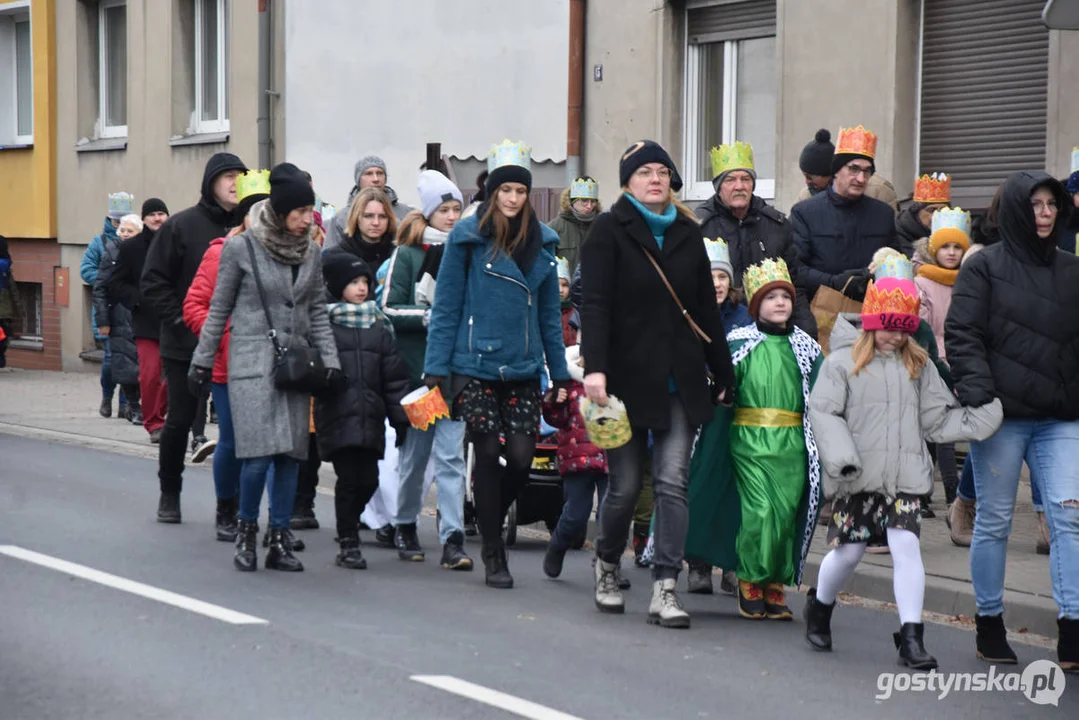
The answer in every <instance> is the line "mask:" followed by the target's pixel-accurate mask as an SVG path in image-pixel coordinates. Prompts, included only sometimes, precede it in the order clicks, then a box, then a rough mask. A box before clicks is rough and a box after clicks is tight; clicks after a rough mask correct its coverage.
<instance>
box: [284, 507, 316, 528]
mask: <svg viewBox="0 0 1079 720" xmlns="http://www.w3.org/2000/svg"><path fill="white" fill-rule="evenodd" d="M289 527H291V528H292V529H293V530H318V518H317V517H315V507H314V505H306V504H305V505H303V506H301V507H295V508H293V509H292V519H291V520H289Z"/></svg>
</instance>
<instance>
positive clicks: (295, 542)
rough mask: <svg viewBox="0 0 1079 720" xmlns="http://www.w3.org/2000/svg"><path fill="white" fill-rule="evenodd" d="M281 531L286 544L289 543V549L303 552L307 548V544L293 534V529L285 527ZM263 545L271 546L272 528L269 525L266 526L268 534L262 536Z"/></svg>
mask: <svg viewBox="0 0 1079 720" xmlns="http://www.w3.org/2000/svg"><path fill="white" fill-rule="evenodd" d="M281 532H282V534H283V535H284V538H285V544H286V545H288V549H289V550H291V551H292V552H303V551H304V550H306V549H307V544H306V543H304V541H303V540H301V539H300V538H298V537H296V536H295V535H293V534H292V530H290V529H288V528H284V529H282V531H281ZM262 547H264V548H268V547H270V529H269V528H268V527H267V528H266V534H265V535H263V536H262Z"/></svg>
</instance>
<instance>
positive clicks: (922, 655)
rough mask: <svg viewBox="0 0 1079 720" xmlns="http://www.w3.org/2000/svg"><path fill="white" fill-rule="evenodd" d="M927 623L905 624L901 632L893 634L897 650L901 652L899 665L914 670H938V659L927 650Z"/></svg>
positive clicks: (900, 629)
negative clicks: (924, 640) (925, 641)
mask: <svg viewBox="0 0 1079 720" xmlns="http://www.w3.org/2000/svg"><path fill="white" fill-rule="evenodd" d="M924 635H925V623H903V624H902V625H901V626H900V627H899V632H897V633H892V641H893V642H895V649H896V650H898V651H899V664H900V665H906V666H907V667H909V668H912V669H914V670H936V669H937V659H936V658H935V657H933V656H932V655H930V654H929V651H928V650H926V649H925V643H924V642H923V637H924Z"/></svg>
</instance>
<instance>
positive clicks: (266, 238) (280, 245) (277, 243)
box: [248, 200, 311, 265]
mask: <svg viewBox="0 0 1079 720" xmlns="http://www.w3.org/2000/svg"><path fill="white" fill-rule="evenodd" d="M248 217H250V218H251V234H252V235H253V236H254V238H255V239H256V240H258V241H259V243H261V244H262V247H264V248H265V249H266V252H267V253H269V254H270V257H272V258H273V259H274V260H276V261H277V262H279V263H281V264H283V265H303V264H304V262H305V261H306V260H307V253H308V252H309V251H310V249H311V228H308V229H307V232H305V233H304V234H303V235H298V236H297V235H291V234H289V233H287V232H285V230H284V228H282V227H281V226H280V225H279V224H278V219H277V213H275V212H274V210H273V208H272V207H270V201H269V200H260V201H259V202H257V203H255V205H254V207H252V208H251V212H250V214H249V215H248Z"/></svg>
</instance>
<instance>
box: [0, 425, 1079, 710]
mask: <svg viewBox="0 0 1079 720" xmlns="http://www.w3.org/2000/svg"><path fill="white" fill-rule="evenodd" d="M0 458H2V460H0V605H2V606H3V607H4V609H5V612H4V615H3V620H2V621H0V708H2V711H0V716H2V717H3V718H5V720H24V719H26V720H29V719H31V718H33V719H35V720H38V719H45V718H73V717H79V718H143V717H146V718H151V717H152V718H188V717H190V718H196V717H198V718H214V717H225V716H234V715H237V714H242V715H245V716H250V717H258V718H266V719H276V718H327V719H328V718H390V717H400V718H410V719H412V720H420V719H421V718H507V717H514V716H520V717H531V718H549V719H552V720H554V719H557V718H562V719H564V720H566V719H569V718H582V719H587V720H598V719H600V718H720V717H734V716H739V717H743V716H746V715H747V714H751V715H752V716H754V717H761V718H767V717H790V716H797V717H810V718H817V717H825V716H836V715H837V714H838V715H840V716H843V717H857V716H860V715H861V716H866V715H869V714H872V715H873V716H874V717H877V718H904V719H909V718H912V717H917V716H919V715H920V716H923V717H945V716H947V717H949V718H975V717H981V718H1014V717H1017V716H1021V717H1062V718H1063V717H1069V718H1071V717H1076V716H1077V713H1079V680H1077V679H1075V678H1074V676H1073V677H1070V678H1069V680H1070V686H1069V687H1067V689H1066V690H1065V692H1064V694H1063V696H1062V697H1061V698H1060V704H1059V707H1054V706H1052V705H1046V706H1037V705H1034V704H1032V703H1031V702H1030V701H1028V700H1027V699H1025V698H1024V697H1023V696H1022V694H1021V693H1018V692H1011V693H1002V692H980V693H977V692H953V693H951V694H949V695H947V696H946V697H945V698H944V699H938V698H937V696H936V694H932V693H927V692H922V693H913V692H896V693H894V694H893V695H892V696H891V697H890V698H889V699H887V700H877V699H876V698H875V695H876V694H877V693H878V692H879V691H878V678H877V676H878V674H879V673H888V672H895V671H897V670H898V668H897V667H896V665H895V661H894V651H893V649H892V643H891V637H890V636H891V632H892V631H893V630H895V629H897V625H898V621H897V619H896V618H895V616H894V614H891V613H883V612H881V611H878V610H873V609H867V608H861V607H853V606H850V607H839V608H837V610H836V613H835V619H834V621H833V631H834V633H835V645H836V650H835V651H834V652H833V653H831V654H830V655H825V654H815V653H813V652H812V651H811V650H810V649H809V648H808V647H807V646H806V644H805V642H804V640H803V638H802V630H803V625H802V622H801V619H800V614H801V612H800V611H801V607H802V600H803V598H804V596H803V595H800V594H796V593H792V596H791V606H792V608H793V609H794V610H795V611H796V621H795V622H794V623H792V624H791V623H769V622H759V623H751V622H748V621H746V620H743V619H741V618H740V617H739V616H738V614H737V608H736V602H735V600H734V598H731V597H726V596H715V597H707V596H704V597H702V596H690V595H683V596H682V597H683V599H684V602H685V605H686V609H687V610H688V611H689V612H690V613H691V614H692V622H693V626H692V629H690V630H689V631H684V632H682V631H674V630H663V629H659V628H656V627H652V626H649V625H647V624H646V623H645V614H646V610H647V602H648V598H649V595H650V583H649V582H648V575H647V574H646V573H645V572H644V571H641V570H636V569H627V570H625V573H626V575H627V576H628V577H629V578H631V579H632V581H633V584H634V586H633V589H632V590H630V591H629V593H628V596H627V614H626V615H625V616H604V615H601V614H599V613H598V612H596V610H595V609H594V607H593V605H592V597H591V569H590V562H589V561H590V557H589V554H588V552H587V551H582V552H578V553H571V555H570V556H569V557H568V558H567V562H566V569H565V571H564V573H563V576H562V579H560V580H557V581H552V580H549V579H547V578H545V577H544V576H543V573H542V571H541V568H540V563H541V558H542V554H543V548H544V545H543V542H542V541H540V540H537V539H530V538H528V537H526V538H524V539H523V540H521V541H519V542H518V545H517V546H515V547H514V548H513V549H512V550H511V552H510V558H509V559H510V568H511V570H512V572H513V574H514V577H515V579H516V587H515V589H513V590H512V591H495V590H490V589H488V588H486V587H484V586H483V575H482V571H481V570H478V571H476V572H472V573H452V572H449V571H446V570H442V569H441V568H439V567H438V564H437V558H438V552H439V551H438V548H437V547H436V546H437V539H436V538H435V536H434V521H433V518H429V517H426V516H425V517H424V518H423V521H422V529H423V533H422V535H421V540H422V541H423V542H424V546H425V549H426V550H427V561H426V562H425V563H423V564H406V563H402V562H400V561H399V560H398V559H397V556H396V553H395V552H392V551H388V550H382V549H379V548H376V547H374V546H373V544H367V543H368V542H369V541H370V540H371V534H370V533H364V536H365V537H364V541H365V546H364V554H365V556H366V557H367V559H368V563H369V569H368V570H366V571H345V570H342V569H340V568H337V567H334V565H333V558H334V553H335V551H336V550H335V548H336V546H335V544H334V542H333V535H334V533H333V530H332V528H331V527H328V526H327V524H328V523H329V522H330V521H331V518H332V510H331V507H332V499H331V498H328V497H325V496H321V495H320V496H319V499H318V501H317V505H316V510H317V512H318V514H319V517H320V520H321V521H322V523H323V527H322V529H321V530H318V531H314V532H310V531H308V532H303V533H298V534H300V535H301V536H302V538H303V539H304V540H305V541H306V542H307V546H308V548H307V550H306V551H305V552H303V553H300V554H299V557H300V559H301V560H302V561H303V562H304V565H305V572H303V573H298V574H287V573H277V572H273V571H266V570H264V569H262V568H261V563H260V569H259V571H258V572H256V573H252V574H242V573H239V572H237V571H235V570H234V569H233V566H232V560H231V557H232V552H233V548H232V546H231V545H229V544H225V543H219V542H216V541H215V540H214V537H213V510H214V504H213V503H214V500H213V490H212V479H211V476H210V472H209V469H208V468H198V469H191V468H188V470H187V471H186V472H185V480H186V483H185V485H186V488H185V492H184V494H183V512H184V523H183V524H182V525H178V526H166V525H161V524H158V523H156V522H154V514H153V510H154V507H155V503H156V499H157V495H158V486H157V478H156V463H155V462H154V461H152V460H146V459H141V458H135V457H128V456H124V455H119V454H113V453H108V452H102V451H99V450H89V449H84V448H79V447H74V446H70V445H64V444H59V443H48V442H43V441H39V440H30V439H25V438H19V437H15V436H11V435H0ZM263 513H264V514H263V523H264V522H265V510H263ZM13 548H14V549H13ZM468 550H469V552H470V554H472V556H473V557H477V558H478V556H479V543H478V541H475V540H474V539H470V542H469V544H468ZM26 551H29V553H27V552H26ZM264 552H265V551H264V550H262V548H261V546H260V548H259V556H260V561H261V558H262V557H263V555H264ZM35 553H36V554H38V555H34V554H35ZM42 556H44V557H46V558H52V559H56V560H60V561H66V562H69V563H76V564H77V565H79V566H82V567H84V568H86V569H91V570H92V571H100V572H99V573H98V574H100V573H108V574H110V575H109V576H104V578H105V579H106V584H102V582H101V581H100V580H98V581H93V580H88V579H85V578H87V577H94V576H95V573H93V572H92V571H90V570H88V571H86V572H83V571H82V570H80V571H79V573H80V575H81V577H78V578H76V577H74V576H73V575H72V574H71V573H70V572H67V571H58V570H57V569H53V568H50V567H48V566H47V565H48V564H49V563H50V562H52V564H53V565H54V566H55V565H56V564H57V563H55V562H53V561H51V560H47V561H45V563H46V564H41V557H42ZM28 557H29V558H35V559H33V560H27V559H26V558H28ZM61 566H62V564H61ZM111 576H117V577H118V578H122V579H124V580H126V581H135V582H137V583H142V584H144V585H143V586H139V587H143V588H145V586H149V588H151V589H156V590H158V591H160V590H166V591H171V592H173V593H178V594H179V595H180V596H183V598H185V599H183V600H181V601H179V602H178V603H175V604H170V603H168V602H161V601H159V600H155V599H152V598H149V597H145V596H144V595H145V594H150V595H153V593H152V592H150V593H143V594H135V593H133V592H130V591H127V590H124V589H120V588H118V587H116V586H115V585H117V584H119V585H123V583H117V582H115V581H114V580H109V579H108V578H109V577H111ZM109 583H111V584H109ZM717 586H718V582H717ZM194 601H202V602H203V603H210V604H212V606H217V608H218V610H220V612H218V610H212V609H211V610H210V611H209V614H205V612H206V608H204V607H203V606H202V605H200V604H199V603H197V602H194ZM192 607H193V608H198V609H199V610H192V609H191V608H192ZM225 610H227V611H234V612H236V613H243V614H245V615H249V616H252V619H258V620H263V621H265V622H251V624H234V623H232V622H227V621H224V620H222V619H220V618H219V617H217V616H224V617H226V618H227V617H230V615H229V614H228V613H227V612H225ZM215 614H216V615H217V616H215ZM926 637H927V646H928V648H929V650H930V651H931V652H933V653H934V654H935V655H936V656H937V657H938V658H939V660H940V664H941V672H945V673H948V672H985V671H987V670H988V668H987V666H985V665H984V664H983V663H981V662H980V661H978V660H977V659H976V658H975V657H974V638H973V634H972V633H970V632H967V631H965V630H961V629H956V628H953V627H947V626H941V625H936V624H930V625H928V626H927V629H926ZM1016 650H1017V652H1018V653H1019V656H1020V665H1019V666H1018V668H1016V669H1017V670H1018V671H1020V672H1021V671H1022V669H1023V667H1025V665H1026V664H1028V663H1030V662H1033V661H1035V660H1037V659H1054V658H1055V653H1053V652H1051V651H1048V650H1045V649H1042V648H1038V647H1033V646H1030V645H1025V644H1017V645H1016ZM1004 669H1006V668H1003V669H1002V670H1004ZM417 676H448V677H449V678H451V679H446V678H442V679H434V680H429V681H427V682H421V681H420V680H417V679H416V678H417ZM462 681H463V682H462ZM470 684H471V685H470ZM436 686H442V687H436ZM476 686H479V688H477V687H476ZM443 687H447V688H450V689H449V690H447V689H443ZM896 687H899V685H898V684H897V685H896ZM484 689H486V690H487V691H484ZM489 691H495V692H494V693H491V692H489ZM500 708H506V709H500ZM514 713H516V714H514Z"/></svg>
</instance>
